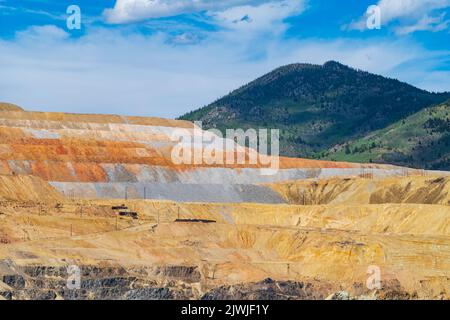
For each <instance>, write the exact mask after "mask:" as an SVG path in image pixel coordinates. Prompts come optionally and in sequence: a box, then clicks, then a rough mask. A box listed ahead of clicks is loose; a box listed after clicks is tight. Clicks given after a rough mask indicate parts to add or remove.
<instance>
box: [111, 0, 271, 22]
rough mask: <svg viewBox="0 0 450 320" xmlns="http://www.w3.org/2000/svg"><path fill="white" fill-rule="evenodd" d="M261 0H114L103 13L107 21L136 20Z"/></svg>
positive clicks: (215, 8) (222, 7)
mask: <svg viewBox="0 0 450 320" xmlns="http://www.w3.org/2000/svg"><path fill="white" fill-rule="evenodd" d="M255 2H263V1H262V0H259V1H256V0H227V1H217V0H116V3H115V5H114V7H113V8H111V9H106V10H105V12H104V15H105V17H106V20H107V21H108V22H109V23H128V22H136V21H141V20H145V19H149V18H161V17H170V16H175V15H179V14H183V13H192V12H198V11H205V10H218V9H226V8H230V7H233V6H236V5H242V4H252V3H255Z"/></svg>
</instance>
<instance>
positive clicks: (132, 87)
mask: <svg viewBox="0 0 450 320" xmlns="http://www.w3.org/2000/svg"><path fill="white" fill-rule="evenodd" d="M236 34H237V32H231V34H229V35H224V34H223V33H213V34H211V35H209V36H208V37H207V38H206V39H204V40H202V41H201V42H200V43H199V42H193V43H190V42H189V41H188V40H189V37H187V36H186V37H179V38H178V40H179V41H182V42H183V41H185V42H187V43H185V44H184V45H183V46H178V45H173V41H170V40H171V39H170V38H169V36H167V35H165V34H156V35H153V36H143V35H140V34H129V33H127V34H125V33H121V32H120V29H113V30H112V29H91V30H90V32H89V33H88V34H87V35H86V36H83V37H81V38H79V39H67V38H66V33H65V32H64V31H63V30H61V29H58V28H56V27H54V26H46V27H31V28H29V29H28V30H26V31H24V32H21V33H20V34H18V37H17V38H16V39H15V40H11V41H2V40H0V69H1V70H2V77H1V78H0V100H4V101H10V102H13V103H17V104H19V105H23V106H24V107H25V108H30V109H37V110H44V109H45V110H53V111H56V110H59V111H66V112H96V113H118V114H135V115H152V116H163V117H176V116H178V115H181V114H183V113H185V112H187V111H190V110H192V109H195V108H198V107H201V106H203V105H205V104H208V103H210V102H212V101H213V100H215V99H216V98H218V97H220V96H222V95H224V94H227V93H228V92H230V91H231V90H233V89H235V88H237V87H239V86H241V85H242V84H244V83H247V82H249V81H251V80H253V79H255V78H256V77H258V76H261V75H263V74H265V73H266V72H269V71H271V70H272V69H274V68H276V67H279V66H281V65H284V64H288V63H294V62H308V63H323V62H325V61H327V60H338V61H341V62H343V63H345V64H348V65H351V66H353V67H357V68H360V69H364V70H368V71H371V72H376V73H380V74H383V75H387V76H391V77H395V78H400V79H401V80H403V81H408V82H411V83H413V84H415V85H419V86H424V87H425V88H427V89H435V90H444V89H445V90H450V83H449V82H448V81H445V79H446V78H445V76H446V75H448V72H447V73H445V72H443V71H441V72H438V71H433V70H435V69H436V68H435V67H436V66H438V65H439V64H440V63H441V61H440V60H439V59H444V58H445V57H448V56H449V54H450V53H449V52H428V51H426V50H425V49H423V48H422V47H421V46H419V45H418V44H415V43H413V42H410V41H406V40H405V41H389V40H386V39H373V40H355V39H353V40H352V39H340V40H339V39H338V40H326V41H325V40H302V41H299V40H289V41H286V40H283V41H282V40H279V39H278V38H277V37H273V38H264V41H262V40H261V38H258V37H256V36H255V37H253V38H249V37H242V38H240V37H236V36H235V35H236ZM233 35H234V36H233ZM49 44H51V46H49ZM255 56H257V57H258V58H257V59H255ZM421 59H427V63H422V60H421ZM447 79H448V78H447Z"/></svg>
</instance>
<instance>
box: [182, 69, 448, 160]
mask: <svg viewBox="0 0 450 320" xmlns="http://www.w3.org/2000/svg"><path fill="white" fill-rule="evenodd" d="M448 98H450V95H449V94H448V93H440V94H435V93H430V92H427V91H425V90H421V89H418V88H416V87H413V86H411V85H409V84H407V83H404V82H400V81H398V80H394V79H389V78H385V77H383V76H380V75H375V74H371V73H369V72H364V71H360V70H358V69H354V68H351V67H348V66H346V65H344V64H342V63H339V62H337V61H328V62H326V63H324V64H323V65H316V64H305V63H296V64H290V65H285V66H282V67H280V68H277V69H275V70H273V71H272V72H269V73H268V74H266V75H264V76H262V77H260V78H258V79H256V80H254V81H252V82H250V83H248V84H247V85H245V86H243V87H241V88H239V89H237V90H235V91H233V92H232V93H231V94H229V95H227V96H225V97H223V98H221V99H219V100H217V101H215V102H213V103H211V104H210V105H208V106H206V107H205V108H202V109H199V110H197V111H193V112H191V113H189V114H187V115H185V116H183V117H181V119H185V120H191V121H192V120H200V121H203V125H204V127H205V128H218V129H226V128H249V127H253V128H257V127H264V128H277V129H280V130H281V137H280V151H281V153H282V155H286V156H294V157H318V156H320V155H322V154H323V153H324V152H327V150H329V149H330V148H332V147H334V146H336V145H341V144H343V143H346V142H348V141H352V140H355V139H358V138H359V137H362V136H364V135H366V134H368V133H370V132H373V131H374V130H378V129H382V128H385V127H387V126H389V125H390V124H393V123H395V122H397V121H399V120H401V119H404V118H406V117H408V116H410V115H411V114H413V113H416V112H418V111H420V110H423V109H424V108H426V107H428V106H430V105H433V104H437V103H440V102H443V101H444V100H446V99H448Z"/></svg>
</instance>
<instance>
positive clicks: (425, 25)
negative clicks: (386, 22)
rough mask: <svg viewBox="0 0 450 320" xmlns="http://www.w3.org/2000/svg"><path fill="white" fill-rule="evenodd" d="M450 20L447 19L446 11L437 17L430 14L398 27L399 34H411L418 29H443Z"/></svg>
mask: <svg viewBox="0 0 450 320" xmlns="http://www.w3.org/2000/svg"><path fill="white" fill-rule="evenodd" d="M449 25H450V20H446V19H445V13H442V14H441V15H439V16H436V17H430V16H428V15H426V16H424V17H423V18H421V19H420V20H419V21H417V23H415V24H412V25H406V26H400V27H398V28H397V29H396V32H397V33H398V34H409V33H413V32H416V31H433V32H437V31H442V30H445V29H447V28H448V26H449Z"/></svg>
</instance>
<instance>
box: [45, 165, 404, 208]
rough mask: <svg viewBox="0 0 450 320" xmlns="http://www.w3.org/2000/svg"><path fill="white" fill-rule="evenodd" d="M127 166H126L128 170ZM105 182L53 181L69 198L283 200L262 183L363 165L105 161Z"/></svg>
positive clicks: (346, 172)
mask: <svg viewBox="0 0 450 320" xmlns="http://www.w3.org/2000/svg"><path fill="white" fill-rule="evenodd" d="M127 167H128V168H127ZM103 168H104V169H105V171H106V176H107V182H87V183H80V182H61V181H51V182H50V184H51V185H52V186H53V187H55V188H56V189H57V190H59V191H60V192H62V193H63V194H64V195H66V196H67V197H73V198H90V199H94V198H99V199H106V198H110V199H125V198H127V199H158V200H173V201H180V202H233V203H239V202H255V203H285V202H286V201H285V200H284V199H283V198H282V197H281V196H280V195H279V194H278V193H277V192H275V191H274V190H272V189H271V188H269V187H266V186H261V185H258V184H263V183H273V182H281V181H286V180H304V179H312V178H316V179H323V178H328V177H336V176H358V175H360V174H361V172H362V171H361V170H360V169H335V168H328V169H327V168H325V169H281V170H279V172H278V173H277V174H275V175H272V176H264V175H261V171H260V170H259V169H227V168H196V169H192V170H185V171H175V170H171V169H169V168H166V167H151V166H139V167H138V168H133V169H134V170H129V169H130V167H129V165H128V166H127V165H120V164H119V165H108V166H107V165H104V166H103ZM372 173H373V175H374V176H377V177H384V176H391V175H401V174H402V170H401V169H393V170H384V169H373V170H372Z"/></svg>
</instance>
